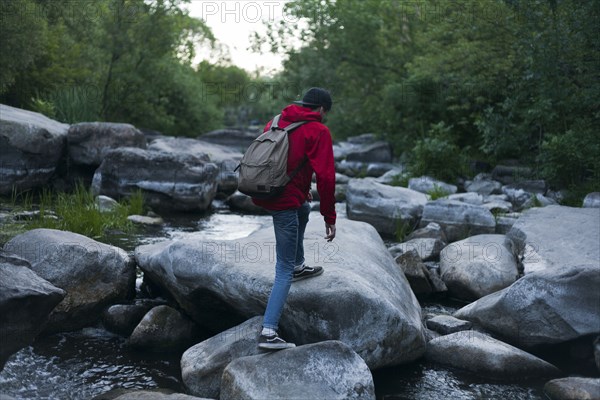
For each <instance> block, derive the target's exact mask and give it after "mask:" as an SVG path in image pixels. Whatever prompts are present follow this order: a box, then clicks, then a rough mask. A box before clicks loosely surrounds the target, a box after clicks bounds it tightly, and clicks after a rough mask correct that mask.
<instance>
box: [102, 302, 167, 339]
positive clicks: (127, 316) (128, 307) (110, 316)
mask: <svg viewBox="0 0 600 400" xmlns="http://www.w3.org/2000/svg"><path fill="white" fill-rule="evenodd" d="M155 306H156V304H155V303H154V302H142V303H137V304H115V305H112V306H110V307H108V308H107V309H106V311H104V313H103V315H102V323H103V325H104V327H105V328H106V329H107V330H109V331H111V332H114V333H117V334H119V335H123V336H129V335H131V332H133V330H134V329H135V327H136V326H138V324H139V323H140V321H141V320H142V318H144V316H145V315H146V314H147V313H148V311H150V310H151V309H152V308H153V307H155Z"/></svg>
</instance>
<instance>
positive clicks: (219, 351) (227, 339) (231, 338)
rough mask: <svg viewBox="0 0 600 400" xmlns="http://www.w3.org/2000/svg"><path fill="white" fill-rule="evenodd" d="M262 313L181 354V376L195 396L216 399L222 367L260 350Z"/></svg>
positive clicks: (219, 390)
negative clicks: (259, 338)
mask: <svg viewBox="0 0 600 400" xmlns="http://www.w3.org/2000/svg"><path fill="white" fill-rule="evenodd" d="M261 329H262V317H254V318H251V319H249V320H248V321H246V322H244V323H242V324H240V325H238V326H235V327H233V328H231V329H228V330H226V331H224V332H221V333H219V334H218V335H216V336H213V337H211V338H210V339H207V340H205V341H203V342H201V343H198V344H196V345H194V346H192V347H190V348H189V349H187V350H186V351H185V353H183V355H182V356H181V378H182V380H183V384H184V385H185V387H186V389H187V391H188V392H189V393H191V394H193V395H194V396H203V397H211V398H215V399H218V398H219V395H220V392H221V376H222V375H223V370H224V369H225V367H226V366H227V365H228V364H229V363H230V362H231V361H233V360H235V359H237V358H240V357H247V356H253V355H257V354H263V353H265V352H267V351H265V350H261V349H259V348H258V346H257V343H258V336H259V334H260V331H261Z"/></svg>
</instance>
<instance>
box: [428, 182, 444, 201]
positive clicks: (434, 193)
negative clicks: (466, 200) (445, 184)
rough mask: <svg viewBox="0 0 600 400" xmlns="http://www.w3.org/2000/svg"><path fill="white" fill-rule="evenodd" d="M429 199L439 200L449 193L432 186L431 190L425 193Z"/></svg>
mask: <svg viewBox="0 0 600 400" xmlns="http://www.w3.org/2000/svg"><path fill="white" fill-rule="evenodd" d="M427 194H428V195H429V196H430V197H431V200H437V199H441V198H442V197H446V196H448V195H449V194H450V193H448V192H446V191H445V190H444V189H443V188H441V187H440V186H438V185H433V189H431V190H430V191H428V192H427Z"/></svg>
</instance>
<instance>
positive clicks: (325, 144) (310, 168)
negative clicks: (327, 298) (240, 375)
mask: <svg viewBox="0 0 600 400" xmlns="http://www.w3.org/2000/svg"><path fill="white" fill-rule="evenodd" d="M294 103H295V104H291V105H289V106H287V107H286V108H284V109H283V111H282V112H281V118H280V120H279V123H278V126H279V127H281V128H285V127H286V126H288V125H289V124H291V123H294V122H297V121H309V122H307V123H305V124H304V125H301V126H300V127H298V128H296V129H295V130H293V131H292V132H291V133H290V134H289V136H288V138H289V152H288V161H287V171H288V174H289V173H290V172H291V171H293V170H294V169H295V168H297V167H298V166H299V165H301V163H302V162H303V161H304V160H306V162H305V164H304V167H302V168H301V169H300V171H299V172H298V173H297V174H296V175H295V176H294V177H293V178H292V180H291V181H290V182H289V183H288V184H287V185H286V187H285V189H284V191H283V193H282V194H281V195H280V196H277V197H276V198H273V199H253V201H254V203H255V204H256V205H258V206H261V207H263V208H265V209H267V210H268V211H269V212H270V213H271V215H272V216H273V227H274V229H275V241H276V246H275V250H276V253H277V262H276V265H275V282H274V284H273V289H272V290H271V295H270V296H269V302H268V303H267V308H266V311H265V316H264V320H263V329H262V332H261V335H260V338H259V343H258V346H259V347H260V348H264V349H271V350H279V349H285V348H290V347H295V344H293V343H287V342H286V341H285V340H283V339H282V338H281V337H279V334H278V333H277V329H278V325H279V319H280V317H281V312H282V311H283V306H284V304H285V301H286V299H287V296H288V292H289V290H290V286H291V283H292V281H296V280H300V279H305V278H310V277H314V276H318V275H320V274H322V273H323V268H322V267H316V266H315V267H311V266H308V265H306V264H304V261H305V260H304V246H303V241H304V230H305V228H306V224H307V223H308V215H309V213H310V205H309V204H308V201H310V200H311V199H312V197H311V194H310V185H311V180H312V176H313V173H315V174H316V177H317V190H318V192H319V198H320V200H321V205H320V209H321V214H322V215H323V217H324V219H325V234H326V236H325V239H327V241H332V240H333V238H335V219H336V213H335V165H334V160H333V147H332V140H331V133H330V132H329V129H328V128H327V127H326V126H325V125H323V124H322V123H321V122H322V121H323V118H324V117H325V115H326V114H327V113H328V112H329V110H331V106H332V101H331V95H330V94H329V92H328V91H326V90H325V89H321V88H312V89H310V90H308V91H307V92H306V94H305V95H304V97H303V98H302V101H296V102H294ZM272 122H273V121H271V122H269V123H268V124H267V126H266V127H265V131H267V130H269V129H270V127H271V124H272Z"/></svg>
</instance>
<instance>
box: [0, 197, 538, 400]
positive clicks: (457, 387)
mask: <svg viewBox="0 0 600 400" xmlns="http://www.w3.org/2000/svg"><path fill="white" fill-rule="evenodd" d="M339 211H340V214H342V215H343V214H344V210H343V208H342V209H340V210H339ZM269 223H270V218H269V217H267V216H246V215H239V214H235V213H231V212H229V211H228V209H227V208H226V207H224V206H223V204H221V203H218V202H216V203H215V209H214V212H212V213H209V214H203V215H194V216H192V215H185V216H171V217H166V218H165V225H164V226H162V227H160V228H147V229H144V231H143V232H140V233H138V234H135V235H120V234H113V235H111V236H109V237H107V240H106V241H107V242H110V243H111V244H114V245H116V246H119V247H121V248H124V249H126V250H127V251H130V252H131V251H133V249H134V248H135V246H137V245H139V244H145V243H153V242H157V241H162V240H178V239H183V238H190V237H197V238H199V239H216V238H219V239H236V238H240V237H244V236H247V235H249V234H250V233H252V232H253V231H254V230H257V229H259V228H260V227H262V226H264V225H265V224H269ZM342 223H343V222H342ZM422 306H423V313H424V314H425V313H427V312H431V313H433V312H435V313H451V312H453V311H454V310H455V309H456V305H454V304H452V303H450V302H443V303H440V302H437V303H436V302H429V303H423V304H422ZM179 359H180V354H177V353H169V354H153V353H145V352H139V351H135V352H134V351H130V350H129V349H128V348H127V346H126V339H125V338H123V337H121V336H118V335H114V334H111V333H110V332H107V331H106V330H104V329H103V328H102V327H101V326H100V325H99V326H96V327H90V328H85V329H83V330H80V331H76V332H70V333H61V334H56V335H52V336H48V337H44V338H41V339H38V340H37V341H36V343H34V344H33V345H32V346H29V347H26V348H24V349H22V350H21V351H19V352H18V353H16V354H15V355H13V356H12V357H11V358H10V359H9V361H8V362H7V363H6V366H5V368H4V370H3V371H2V372H1V373H0V399H2V397H3V396H2V395H1V394H6V395H10V396H13V397H15V398H17V399H53V400H54V399H61V400H63V399H64V400H68V399H77V400H79V399H90V398H92V397H94V396H96V395H99V394H102V393H104V392H107V391H109V390H111V389H115V388H128V389H129V388H130V389H149V388H164V389H172V390H175V391H179V392H183V391H184V388H183V386H182V383H181V376H180V368H179ZM373 377H374V380H375V390H376V393H377V399H378V400H413V399H414V400H421V399H422V400H430V399H433V400H437V399H453V400H454V399H456V400H471V399H473V400H475V399H503V400H525V399H532V400H533V399H539V400H542V399H546V397H545V395H544V393H543V390H542V388H543V384H544V382H545V381H539V380H530V381H523V382H516V383H514V382H513V383H506V382H501V381H498V382H495V381H492V380H490V379H483V378H479V377H477V376H474V375H472V374H468V373H465V372H461V371H456V370H450V369H447V368H444V367H440V366H437V365H433V364H430V363H428V362H425V361H420V362H415V363H412V364H410V365H405V366H399V367H393V368H386V369H382V370H378V371H375V372H374V373H373Z"/></svg>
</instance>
